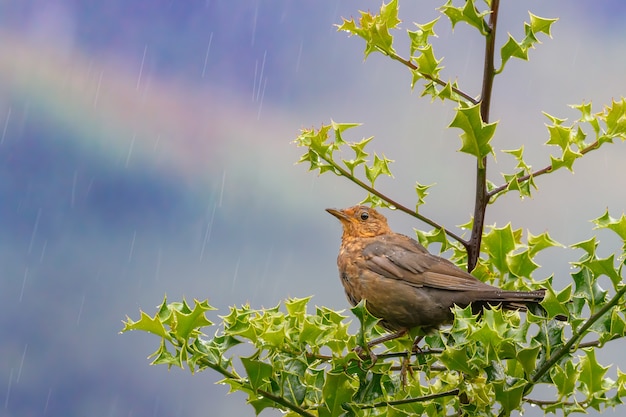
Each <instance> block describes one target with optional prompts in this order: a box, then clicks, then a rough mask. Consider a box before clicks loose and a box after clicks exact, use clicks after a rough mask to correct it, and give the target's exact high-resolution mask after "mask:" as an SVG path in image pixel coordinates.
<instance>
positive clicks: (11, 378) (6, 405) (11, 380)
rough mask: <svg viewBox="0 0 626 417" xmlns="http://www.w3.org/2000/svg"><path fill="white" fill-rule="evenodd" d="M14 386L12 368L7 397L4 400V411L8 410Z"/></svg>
mask: <svg viewBox="0 0 626 417" xmlns="http://www.w3.org/2000/svg"><path fill="white" fill-rule="evenodd" d="M12 385H13V368H11V372H10V373H9V383H8V385H7V395H6V397H5V398H4V409H5V410H6V409H7V408H8V407H9V397H10V396H11V386H12Z"/></svg>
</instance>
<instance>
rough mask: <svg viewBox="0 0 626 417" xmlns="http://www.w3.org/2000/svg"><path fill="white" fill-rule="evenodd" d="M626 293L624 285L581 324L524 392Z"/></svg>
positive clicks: (527, 385) (531, 380) (539, 370)
mask: <svg viewBox="0 0 626 417" xmlns="http://www.w3.org/2000/svg"><path fill="white" fill-rule="evenodd" d="M625 293H626V285H625V286H624V287H622V288H621V289H620V290H619V291H617V293H616V294H615V296H613V298H612V299H611V300H610V301H609V302H608V303H606V304H605V305H604V306H603V307H602V308H601V309H600V310H598V312H597V313H596V314H594V315H593V316H591V317H589V319H588V320H587V321H586V322H585V323H584V324H583V325H582V326H580V328H579V329H578V331H576V332H575V333H574V334H573V335H572V337H571V338H570V339H569V340H568V341H567V343H565V344H564V345H563V346H561V347H560V348H559V349H557V351H556V352H554V353H553V354H552V356H551V357H550V359H548V360H547V361H546V362H544V364H543V365H542V366H541V368H539V369H538V370H537V372H535V374H534V375H533V376H532V378H531V379H530V381H529V382H528V383H527V384H526V386H525V387H524V392H529V390H530V389H531V388H532V387H533V386H534V385H535V384H537V382H539V380H540V379H541V377H542V376H543V375H544V374H545V373H546V372H548V371H549V370H550V368H552V367H553V366H554V365H555V364H556V363H557V362H558V361H559V360H560V359H561V358H562V357H563V356H565V355H566V354H567V353H569V352H570V350H571V349H572V346H574V344H575V343H576V342H577V341H578V340H579V339H580V338H582V337H583V336H584V335H585V332H586V331H587V330H588V329H589V328H590V327H591V326H592V325H593V324H594V323H595V322H596V321H598V320H599V319H600V317H602V316H603V315H604V314H605V313H606V312H607V311H609V310H610V309H611V308H613V307H614V306H615V305H617V303H619V302H620V299H621V298H622V297H623V296H624V294H625Z"/></svg>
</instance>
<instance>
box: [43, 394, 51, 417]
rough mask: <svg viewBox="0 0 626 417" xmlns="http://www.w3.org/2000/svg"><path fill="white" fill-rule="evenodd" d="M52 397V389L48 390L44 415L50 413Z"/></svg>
mask: <svg viewBox="0 0 626 417" xmlns="http://www.w3.org/2000/svg"><path fill="white" fill-rule="evenodd" d="M50 396H52V388H49V389H48V396H47V397H46V405H44V407H43V413H44V415H45V414H46V413H47V412H48V404H50Z"/></svg>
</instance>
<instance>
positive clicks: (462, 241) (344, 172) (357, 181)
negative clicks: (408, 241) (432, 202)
mask: <svg viewBox="0 0 626 417" xmlns="http://www.w3.org/2000/svg"><path fill="white" fill-rule="evenodd" d="M319 156H320V158H322V159H323V160H324V161H326V162H328V163H329V164H331V165H332V166H333V168H335V169H336V170H337V171H338V172H339V174H341V176H343V177H346V178H347V179H349V180H350V181H352V182H353V183H355V184H356V185H358V186H359V187H361V188H363V189H364V190H366V191H367V192H369V193H371V194H374V195H375V196H376V197H379V198H381V199H382V200H384V201H386V202H387V203H389V204H391V205H392V206H394V207H395V208H396V209H398V210H400V211H403V212H405V213H406V214H408V215H410V216H413V217H415V218H416V219H418V220H421V221H423V222H424V223H426V224H428V225H430V226H432V227H434V228H435V229H440V230H443V231H444V233H445V234H447V235H448V236H450V237H451V238H452V239H454V240H456V241H457V242H459V243H460V244H462V245H463V246H464V247H465V248H466V249H467V247H468V242H467V241H466V240H465V239H463V238H462V237H461V236H459V235H457V234H456V233H454V232H451V231H449V230H447V229H446V228H444V227H443V226H442V225H440V224H439V223H437V222H435V221H433V220H431V219H429V218H428V217H425V216H422V215H421V214H419V213H418V212H416V211H414V210H411V209H410V208H408V207H405V206H403V205H402V204H400V203H398V202H397V201H394V200H392V199H391V198H389V197H387V196H386V195H385V194H383V193H381V192H380V191H378V190H376V189H375V188H373V187H370V186H369V185H367V184H365V183H364V182H363V181H361V180H360V179H358V178H357V177H355V176H354V175H352V174H351V173H349V172H348V171H347V170H346V169H344V168H342V167H341V166H339V165H338V164H337V163H336V162H335V161H334V160H333V159H327V158H326V157H324V155H322V154H319Z"/></svg>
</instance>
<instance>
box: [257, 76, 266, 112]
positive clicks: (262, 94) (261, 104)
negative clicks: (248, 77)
mask: <svg viewBox="0 0 626 417" xmlns="http://www.w3.org/2000/svg"><path fill="white" fill-rule="evenodd" d="M266 86H267V77H266V78H265V81H264V82H263V92H262V93H261V101H260V102H259V111H258V113H257V115H256V119H257V120H259V119H260V118H261V109H262V108H263V97H264V96H265V87H266Z"/></svg>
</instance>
